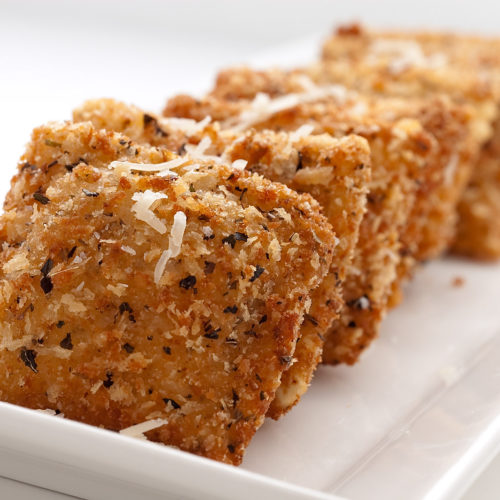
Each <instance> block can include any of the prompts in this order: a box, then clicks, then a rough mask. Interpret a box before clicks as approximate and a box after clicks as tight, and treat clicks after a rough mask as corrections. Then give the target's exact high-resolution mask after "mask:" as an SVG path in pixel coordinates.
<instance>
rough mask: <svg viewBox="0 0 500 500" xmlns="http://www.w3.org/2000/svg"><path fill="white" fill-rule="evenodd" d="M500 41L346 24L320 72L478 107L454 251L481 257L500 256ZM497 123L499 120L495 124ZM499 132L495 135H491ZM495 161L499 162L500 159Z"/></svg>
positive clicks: (380, 89)
mask: <svg viewBox="0 0 500 500" xmlns="http://www.w3.org/2000/svg"><path fill="white" fill-rule="evenodd" d="M499 49H500V39H498V38H487V37H477V36H465V35H458V34H453V33H425V32H417V33H402V32H376V31H375V32H372V31H367V30H364V29H363V28H362V27H360V26H355V27H352V29H348V27H345V29H340V30H339V31H338V32H337V34H336V35H334V36H332V37H331V39H329V40H328V41H327V42H326V43H325V45H324V47H323V60H324V61H325V62H324V63H323V64H320V65H318V66H317V68H316V70H315V71H316V73H317V74H321V75H323V78H326V79H327V80H329V79H335V80H337V79H339V81H343V82H345V83H346V84H348V85H351V86H353V87H355V88H363V90H365V91H370V92H375V93H382V94H393V95H405V96H416V95H422V94H427V95H428V94H429V93H437V92H444V93H446V94H448V95H449V96H450V97H451V98H453V99H454V100H455V101H456V102H460V103H468V104H470V105H472V108H473V113H474V114H475V116H473V122H472V123H473V127H472V133H473V136H474V137H475V141H476V144H475V146H472V147H475V148H476V149H477V147H478V144H482V143H484V142H486V144H485V145H484V149H483V151H482V152H481V155H480V156H479V157H478V159H477V160H475V161H474V160H473V158H474V156H475V155H476V153H474V152H472V153H471V156H470V158H471V159H472V161H474V163H475V166H474V168H473V177H472V179H471V182H470V184H469V185H468V187H467V189H466V190H465V192H464V193H463V197H462V200H461V202H460V205H459V209H458V216H459V219H458V225H457V234H456V237H455V241H454V242H453V246H452V251H453V252H455V253H458V254H462V255H467V256H469V257H475V258H479V259H495V258H499V257H500V243H499V241H500V240H499V236H498V235H500V222H499V221H500V205H499V204H498V202H497V200H498V198H500V182H499V174H497V173H496V170H498V171H499V172H500V160H495V158H496V157H495V153H493V154H492V151H494V149H495V148H494V146H493V147H492V144H494V143H495V141H496V140H497V139H495V134H498V132H497V131H496V130H493V131H492V127H491V125H492V124H494V123H498V118H497V117H498V114H499V109H500V108H499V102H500V50H499ZM495 127H496V125H495ZM492 133H493V137H492V138H491V134H492ZM495 162H496V163H495Z"/></svg>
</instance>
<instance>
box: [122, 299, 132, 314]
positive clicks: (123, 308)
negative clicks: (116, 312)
mask: <svg viewBox="0 0 500 500" xmlns="http://www.w3.org/2000/svg"><path fill="white" fill-rule="evenodd" d="M119 309H120V314H123V313H124V312H125V311H127V312H129V313H133V312H134V311H133V310H132V308H131V307H130V306H129V304H128V302H122V303H121V304H120V306H119Z"/></svg>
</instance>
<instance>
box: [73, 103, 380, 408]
mask: <svg viewBox="0 0 500 500" xmlns="http://www.w3.org/2000/svg"><path fill="white" fill-rule="evenodd" d="M145 117H148V118H147V119H146V118H145ZM73 118H74V120H76V121H85V120H90V121H91V122H92V123H93V124H94V125H96V126H98V127H102V128H106V129H113V130H118V131H125V130H126V132H127V133H128V134H129V135H130V136H131V137H132V138H133V139H134V140H136V141H138V142H140V143H148V144H156V145H165V146H168V147H170V148H173V149H186V148H192V145H193V144H198V146H197V147H198V148H199V147H200V144H202V143H203V141H206V140H207V138H209V139H210V145H209V146H208V148H207V150H206V153H207V154H216V155H219V156H220V155H222V156H223V157H224V158H226V159H227V160H229V161H231V162H237V161H243V160H244V161H245V162H246V169H247V170H249V171H252V172H257V173H260V174H262V175H264V177H267V178H269V179H271V180H273V181H279V182H283V183H286V184H287V185H288V186H290V187H291V188H293V189H295V190H296V191H299V192H308V193H310V194H312V195H313V196H314V197H315V198H316V199H317V200H318V201H319V202H320V203H321V205H322V207H323V211H324V214H325V215H326V216H327V218H328V220H329V222H330V223H331V224H332V226H333V227H334V230H335V233H336V237H337V239H338V245H337V246H336V248H335V250H334V256H333V261H332V266H331V269H330V273H329V274H328V275H327V276H326V277H325V279H324V280H323V282H322V283H321V284H320V286H319V287H318V288H317V289H316V290H315V291H314V292H313V295H312V303H311V309H310V311H309V313H308V314H307V315H306V316H305V320H304V322H303V325H302V328H301V332H300V338H299V342H298V344H297V348H296V350H295V353H294V360H293V363H292V365H291V367H290V368H289V369H288V370H287V371H286V372H285V373H284V374H283V377H282V380H281V385H280V387H279V389H278V391H277V395H276V398H275V400H274V401H273V403H272V405H271V408H270V410H269V412H268V415H269V416H272V417H273V418H278V417H279V416H281V415H282V414H283V413H284V412H285V411H287V410H288V409H290V408H291V407H292V406H293V405H294V404H296V403H297V401H298V400H299V398H300V396H301V395H302V394H303V393H304V392H305V391H306V389H307V387H308V386H309V383H310V381H311V378H312V375H313V373H314V370H315V368H316V365H317V364H318V362H319V361H320V359H321V352H322V348H323V339H324V335H325V333H326V332H327V331H328V330H329V328H330V326H331V324H332V321H333V320H335V319H337V318H338V313H339V311H340V309H341V307H342V305H343V299H342V283H343V281H344V279H345V276H346V272H347V269H348V268H349V267H350V265H351V261H352V255H353V251H354V248H355V245H356V243H357V241H358V234H359V227H360V222H361V219H362V217H363V215H364V211H365V204H366V193H367V185H368V182H369V180H370V172H371V170H370V152H369V149H368V145H367V143H366V140H364V139H362V138H361V137H356V136H346V137H343V138H341V139H334V138H332V137H329V136H327V135H309V133H310V132H311V130H310V129H307V127H306V128H302V129H299V130H298V131H294V132H292V133H285V132H281V133H277V132H272V131H263V132H255V131H248V132H243V133H239V132H233V131H232V130H224V131H221V130H220V126H219V124H218V123H217V122H215V123H209V122H207V121H206V118H204V120H205V124H204V125H203V126H200V125H199V124H198V123H197V122H193V123H192V124H191V125H192V126H191V127H190V130H192V131H194V134H191V132H190V131H189V132H188V131H186V133H185V136H184V137H182V136H180V135H179V133H178V130H177V129H176V128H175V127H176V126H177V123H176V120H178V119H176V118H173V119H172V118H162V117H158V116H156V115H154V114H152V113H144V112H143V111H141V110H140V109H138V108H136V107H135V106H128V105H125V104H123V103H120V102H116V101H113V100H110V99H100V100H92V101H88V102H86V103H85V104H84V105H83V106H81V107H80V108H78V109H77V110H75V112H74V114H73ZM151 121H153V122H154V123H155V127H154V128H151V127H150V126H149V123H150V122H151ZM186 123H187V120H186V121H185V122H183V123H181V124H184V125H185V124H186ZM200 123H202V122H200ZM205 144H207V143H205ZM242 196H244V193H242ZM272 250H273V252H275V253H276V254H277V255H278V256H279V252H280V248H279V245H277V244H276V245H275V246H274V247H273V249H272Z"/></svg>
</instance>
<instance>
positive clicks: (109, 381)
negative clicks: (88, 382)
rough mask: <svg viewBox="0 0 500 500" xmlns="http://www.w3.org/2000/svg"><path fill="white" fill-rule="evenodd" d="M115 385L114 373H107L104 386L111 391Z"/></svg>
mask: <svg viewBox="0 0 500 500" xmlns="http://www.w3.org/2000/svg"><path fill="white" fill-rule="evenodd" d="M113 384H114V382H113V373H111V372H107V373H106V380H104V381H103V382H102V385H103V386H104V387H106V389H109V388H110V387H111V386H112V385H113Z"/></svg>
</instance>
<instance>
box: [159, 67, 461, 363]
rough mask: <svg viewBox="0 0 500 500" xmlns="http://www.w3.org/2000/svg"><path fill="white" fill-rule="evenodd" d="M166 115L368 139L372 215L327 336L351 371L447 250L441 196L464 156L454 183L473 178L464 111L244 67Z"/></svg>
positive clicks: (328, 356)
mask: <svg viewBox="0 0 500 500" xmlns="http://www.w3.org/2000/svg"><path fill="white" fill-rule="evenodd" d="M224 103H226V105H224ZM431 104H432V105H431ZM429 110H430V111H429ZM165 114H166V115H167V116H182V117H190V118H194V119H198V120H199V119H202V118H203V117H204V116H205V114H209V115H211V116H212V117H214V118H216V119H218V120H220V121H221V123H222V125H223V127H228V128H231V127H236V128H241V127H242V124H243V127H250V126H251V127H253V128H255V129H257V130H265V129H267V128H269V129H275V130H293V129H295V128H297V127H299V126H301V125H304V124H307V125H311V126H313V127H314V132H316V133H324V132H327V133H329V134H331V135H333V136H336V137H342V136H344V135H346V134H349V133H355V134H358V135H361V136H364V137H365V138H366V139H367V140H368V142H369V144H370V148H371V156H372V181H371V183H370V185H369V189H370V193H369V195H368V204H367V213H366V215H365V217H364V219H363V221H362V224H361V229H360V238H359V241H358V245H357V247H356V249H355V253H354V260H353V264H352V266H351V268H350V271H349V274H348V277H347V279H346V282H345V284H344V298H345V302H346V305H345V307H344V308H343V310H342V312H341V315H340V318H339V320H338V321H337V322H336V323H335V324H334V326H333V327H332V328H331V329H330V331H329V332H328V334H327V337H326V345H325V349H324V353H323V360H324V361H325V362H327V363H338V362H347V363H354V362H355V361H356V360H357V359H358V357H359V355H360V353H361V352H362V350H363V349H365V348H366V347H367V346H368V345H369V343H370V341H371V340H372V339H373V338H374V337H376V335H377V333H378V328H379V325H380V323H381V321H382V319H383V317H384V315H385V313H386V311H387V309H388V308H389V307H390V306H392V305H394V304H395V303H396V302H397V301H398V300H399V296H400V286H401V284H402V282H403V281H404V279H406V278H407V277H408V276H409V275H410V274H411V272H412V270H413V268H414V266H415V262H416V261H418V260H420V259H422V258H423V255H426V256H428V255H436V254H438V253H439V252H440V251H442V250H443V248H445V247H446V244H447V242H449V239H450V237H451V234H452V232H451V231H450V230H448V231H446V229H447V228H448V227H449V226H453V224H452V221H450V220H448V217H446V215H448V214H450V212H452V210H451V207H450V203H448V201H447V200H442V199H441V194H440V192H439V188H440V186H442V185H443V183H444V182H445V177H446V173H445V172H446V167H447V166H448V164H449V163H450V161H451V160H452V159H453V157H454V155H455V153H457V152H458V151H460V155H459V158H457V159H456V161H455V163H456V164H457V165H458V166H459V167H460V168H456V170H457V171H458V173H457V174H456V175H457V178H458V177H459V178H462V177H463V176H465V175H466V174H467V172H468V170H467V168H468V164H467V162H466V161H465V158H466V153H465V152H464V154H463V156H464V158H462V156H461V149H459V148H460V147H461V146H457V144H461V141H462V140H463V139H466V138H467V133H468V120H469V116H468V114H467V113H466V112H465V110H463V109H462V108H460V107H458V106H455V105H454V104H452V103H451V102H449V100H447V99H446V98H436V99H434V100H433V102H432V103H429V102H427V101H422V100H412V101H407V100H402V99H382V100H381V99H372V98H371V97H370V96H363V95H359V94H357V93H351V92H348V91H346V89H345V88H344V87H339V86H332V85H326V86H322V87H320V86H317V85H315V84H314V82H312V81H311V79H310V78H309V75H308V74H307V72H299V71H297V72H293V73H288V72H283V71H279V70H272V71H269V72H265V71H262V72H259V71H252V70H249V69H245V68H243V69H235V70H228V71H225V72H223V73H221V74H220V75H219V77H218V79H217V84H216V86H215V88H214V90H213V92H212V93H211V94H210V95H208V96H206V98H204V99H201V100H195V99H193V98H190V97H189V96H178V97H176V98H173V99H171V100H170V101H169V102H168V103H167V106H166V108H165ZM434 132H435V133H434ZM457 165H454V166H455V167H457ZM464 171H465V174H464ZM454 175H455V173H454V172H453V173H452V178H453V179H452V180H453V181H455V179H454V177H453V176H454ZM457 184H458V182H457ZM454 188H455V184H454ZM436 207H437V208H436ZM443 207H444V210H443ZM435 209H436V210H437V216H434V214H433V210H435ZM429 220H430V221H431V222H429ZM428 224H432V227H435V226H439V227H440V232H439V234H438V235H437V236H434V240H433V241H434V244H433V245H432V246H431V247H430V248H429V246H428V245H427V242H426V240H425V237H424V236H425V234H426V226H427V225H428ZM424 252H425V253H424Z"/></svg>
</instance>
